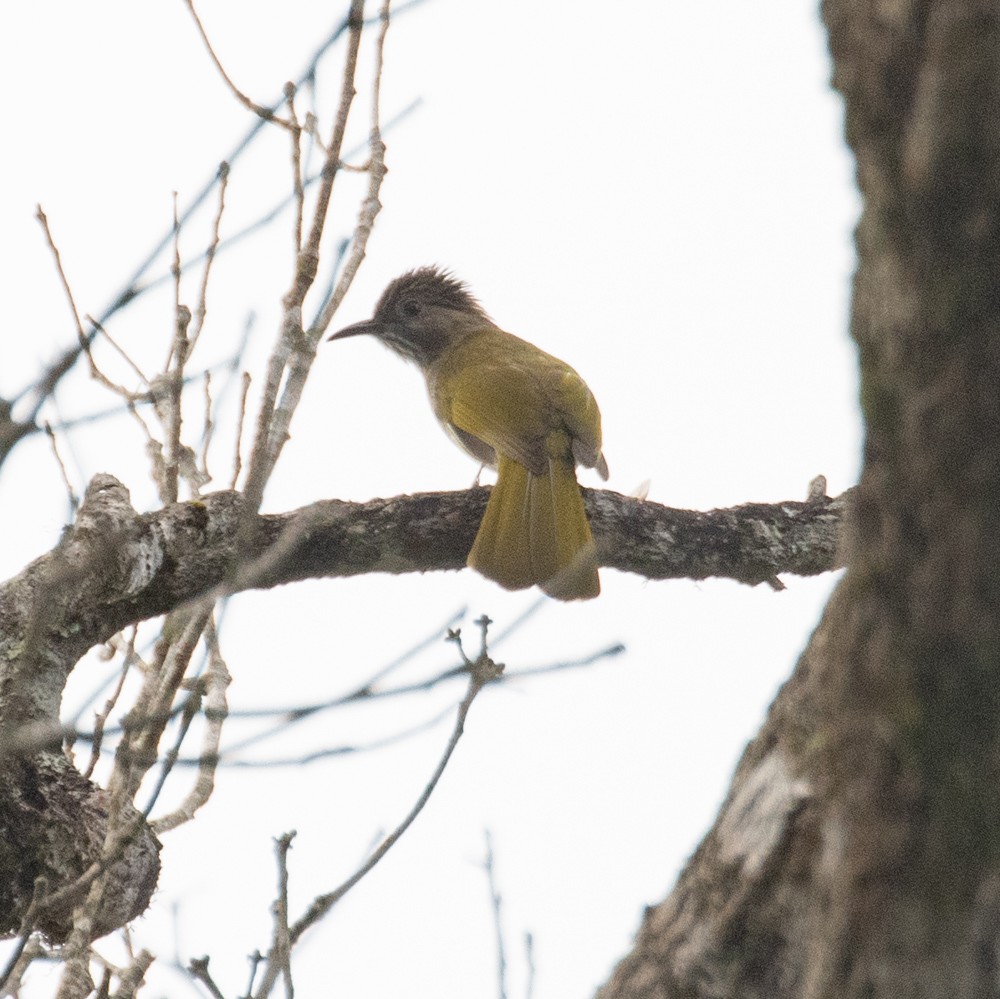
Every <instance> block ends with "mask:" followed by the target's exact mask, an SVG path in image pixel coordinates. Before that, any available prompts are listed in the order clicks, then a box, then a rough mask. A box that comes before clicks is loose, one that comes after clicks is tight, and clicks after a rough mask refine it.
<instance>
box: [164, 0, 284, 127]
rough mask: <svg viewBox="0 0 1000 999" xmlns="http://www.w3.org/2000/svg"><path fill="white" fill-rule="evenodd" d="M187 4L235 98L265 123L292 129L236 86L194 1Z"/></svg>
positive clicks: (187, 1) (190, 0)
mask: <svg viewBox="0 0 1000 999" xmlns="http://www.w3.org/2000/svg"><path fill="white" fill-rule="evenodd" d="M184 2H185V3H186V4H187V8H188V10H189V11H190V12H191V17H192V18H194V23H195V26H196V27H197V28H198V34H199V35H201V40H202V41H203V42H204V43H205V48H206V49H207V50H208V55H209V57H210V58H211V60H212V62H213V63H214V65H215V68H216V69H217V70H218V72H219V76H221V77H222V79H223V80H224V81H225V84H226V86H227V87H229V89H230V90H231V91H232V93H233V96H234V97H235V98H236V99H237V100H238V101H239V102H240V104H242V105H243V106H244V107H245V108H246V109H247V110H248V111H251V112H252V113H253V114H255V115H257V117H258V118H262V119H263V120H264V121H267V122H271V123H272V124H275V125H280V126H281V127H282V128H289V127H291V126H290V125H289V123H288V122H287V121H285V120H284V119H283V118H279V117H278V116H277V115H276V114H275V113H274V111H272V110H271V108H266V107H264V106H263V105H262V104H258V103H257V102H256V101H252V100H250V98H249V97H247V95H246V94H244V93H243V91H242V90H240V88H239V87H237V86H236V84H235V83H233V81H232V80H231V79H230V77H229V74H228V73H227V72H226V71H225V69H223V67H222V63H221V62H220V61H219V57H218V56H217V55H216V54H215V49H213V48H212V43H211V42H210V41H209V40H208V35H207V34H206V32H205V28H204V27H203V25H202V23H201V18H199V17H198V12H197V11H196V10H195V9H194V3H193V2H192V0H184Z"/></svg>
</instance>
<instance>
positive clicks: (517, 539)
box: [468, 455, 601, 600]
mask: <svg viewBox="0 0 1000 999" xmlns="http://www.w3.org/2000/svg"><path fill="white" fill-rule="evenodd" d="M468 564H469V565H470V566H471V567H472V568H473V569H476V570H477V571H478V572H481V573H482V574H483V575H484V576H486V577H487V578H488V579H492V580H493V581H494V582H497V583H499V584H500V585H501V586H503V587H505V588H506V589H508V590H522V589H526V588H527V587H529V586H534V585H535V584H537V585H539V586H541V588H542V589H543V590H544V591H545V592H546V593H548V594H549V596H552V597H556V598H557V599H559V600H587V599H589V598H590V597H596V596H597V595H598V593H600V592H601V583H600V580H599V578H598V575H597V556H596V550H595V547H594V538H593V535H592V534H591V533H590V524H589V523H588V522H587V514H586V511H585V510H584V508H583V496H582V495H581V493H580V487H579V485H578V484H577V481H576V471H575V469H574V466H573V462H572V460H571V459H562V458H550V459H549V468H548V472H547V473H546V474H545V475H533V474H532V473H531V472H530V471H528V469H526V468H525V467H524V466H523V465H520V464H518V462H516V461H514V460H513V459H512V458H508V457H505V456H503V455H500V456H499V464H498V467H497V483H496V485H495V486H494V487H493V491H492V493H491V494H490V498H489V502H488V503H487V504H486V512H485V513H484V514H483V521H482V523H481V524H480V525H479V533H478V534H477V535H476V540H475V542H473V545H472V551H470V552H469V558H468Z"/></svg>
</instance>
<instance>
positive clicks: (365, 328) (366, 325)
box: [327, 319, 379, 340]
mask: <svg viewBox="0 0 1000 999" xmlns="http://www.w3.org/2000/svg"><path fill="white" fill-rule="evenodd" d="M378 329H379V328H378V323H376V322H375V320H374V319H365V320H363V321H362V322H360V323H352V324H351V325H350V326H345V327H344V328H343V329H342V330H337V332H336V333H331V334H330V335H329V336H328V337H327V340H343V339H345V338H346V337H349V336H361V335H362V334H364V333H371V334H372V335H373V336H376V335H377V334H378Z"/></svg>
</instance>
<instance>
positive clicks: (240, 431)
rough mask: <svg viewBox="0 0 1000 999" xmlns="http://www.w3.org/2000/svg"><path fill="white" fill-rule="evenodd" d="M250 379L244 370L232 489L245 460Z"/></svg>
mask: <svg viewBox="0 0 1000 999" xmlns="http://www.w3.org/2000/svg"><path fill="white" fill-rule="evenodd" d="M250 381H251V379H250V373H249V372H248V371H244V372H243V379H242V382H243V391H242V392H240V411H239V416H238V417H237V419H236V449H235V451H236V453H235V454H234V455H233V477H232V479H230V481H229V488H230V489H235V488H236V483H237V481H238V480H239V477H240V472H241V471H242V470H243V460H242V458H241V457H240V453H241V447H240V445H241V442H242V440H243V421H244V420H245V419H246V415H247V395H249V393H250Z"/></svg>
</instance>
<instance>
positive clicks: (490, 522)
mask: <svg viewBox="0 0 1000 999" xmlns="http://www.w3.org/2000/svg"><path fill="white" fill-rule="evenodd" d="M363 333H370V334H371V335H372V336H374V337H376V338H378V339H379V340H381V341H382V342H383V343H384V344H386V346H388V347H391V348H392V349H393V350H394V351H396V353H398V354H401V355H402V356H403V357H406V358H409V359H410V360H411V361H415V362H416V363H417V365H418V366H419V367H420V369H421V371H423V373H424V377H425V378H426V380H427V390H428V392H429V393H430V397H431V404H432V405H433V407H434V412H435V414H436V415H437V418H438V419H439V420H440V421H441V423H442V424H443V425H444V427H445V429H446V430H447V431H448V432H449V433H450V434H451V436H452V437H453V438H454V439H455V441H456V442H457V443H458V444H459V445H460V446H461V447H463V448H464V449H465V450H466V451H468V452H469V454H471V455H472V456H473V457H474V458H476V459H478V460H479V461H480V462H482V463H483V464H485V465H490V466H493V467H495V468H496V469H497V481H496V485H495V486H494V487H493V490H492V492H491V494H490V498H489V502H488V503H487V504H486V512H485V513H484V514H483V520H482V523H481V524H480V525H479V533H478V534H477V535H476V540H475V542H474V543H473V545H472V550H471V551H470V552H469V558H468V564H469V565H470V566H471V567H472V568H473V569H476V570H477V571H479V572H481V573H482V574H483V575H484V576H486V577H487V578H488V579H492V580H494V581H495V582H497V583H499V584H500V585H501V586H503V587H506V588H507V589H509V590H520V589H524V588H526V587H529V586H533V585H535V584H538V585H539V586H541V588H542V589H543V590H544V591H545V592H546V593H548V594H549V595H550V596H553V597H557V598H558V599H560V600H583V599H587V598H589V597H596V596H597V595H598V593H600V590H601V584H600V580H599V579H598V575H597V559H596V552H595V548H594V539H593V536H592V535H591V532H590V524H589V523H588V522H587V515H586V513H585V511H584V508H583V496H582V495H581V493H580V487H579V486H578V485H577V481H576V466H577V465H583V466H585V467H587V468H596V469H597V472H598V474H599V475H600V476H601V477H602V478H603V479H607V477H608V466H607V462H606V461H605V460H604V455H603V454H602V453H601V414H600V411H599V410H598V408H597V403H596V402H595V401H594V397H593V395H591V393H590V389H588V388H587V386H586V384H585V383H584V381H583V379H582V378H581V377H580V376H579V375H578V374H577V373H576V372H575V371H574V370H573V369H572V368H571V367H570V366H569V365H568V364H565V363H564V362H563V361H560V360H559V359H558V358H555V357H552V356H551V355H550V354H546V353H545V352H544V351H542V350H539V349H538V348H537V347H535V346H534V345H533V344H530V343H528V342H527V341H525V340H521V339H519V338H518V337H516V336H513V335H512V334H510V333H505V332H504V331H503V330H502V329H500V327H499V326H497V325H496V324H495V323H494V322H493V321H492V320H491V319H490V317H489V316H488V315H487V314H486V313H485V311H483V308H482V306H481V305H480V304H479V303H478V302H477V301H476V299H475V298H473V297H472V295H471V294H470V293H469V291H468V289H467V288H466V286H465V285H464V284H462V282H460V281H457V280H456V279H455V278H453V277H452V276H451V275H450V274H448V273H447V272H445V271H441V270H438V269H437V268H434V267H422V268H420V269H419V270H414V271H410V272H409V273H408V274H404V275H402V277H398V278H396V280H395V281H393V282H392V283H391V284H390V285H389V286H388V287H387V288H386V289H385V291H384V292H383V293H382V297H381V298H380V299H379V301H378V304H377V305H376V306H375V314H374V316H373V317H372V318H371V319H367V320H365V321H364V322H360V323H355V324H354V325H352V326H348V327H346V328H345V329H342V330H340V331H339V332H337V333H334V334H333V335H332V336H331V337H330V338H329V339H331V340H340V339H343V338H344V337H350V336H359V335H361V334H363Z"/></svg>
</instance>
